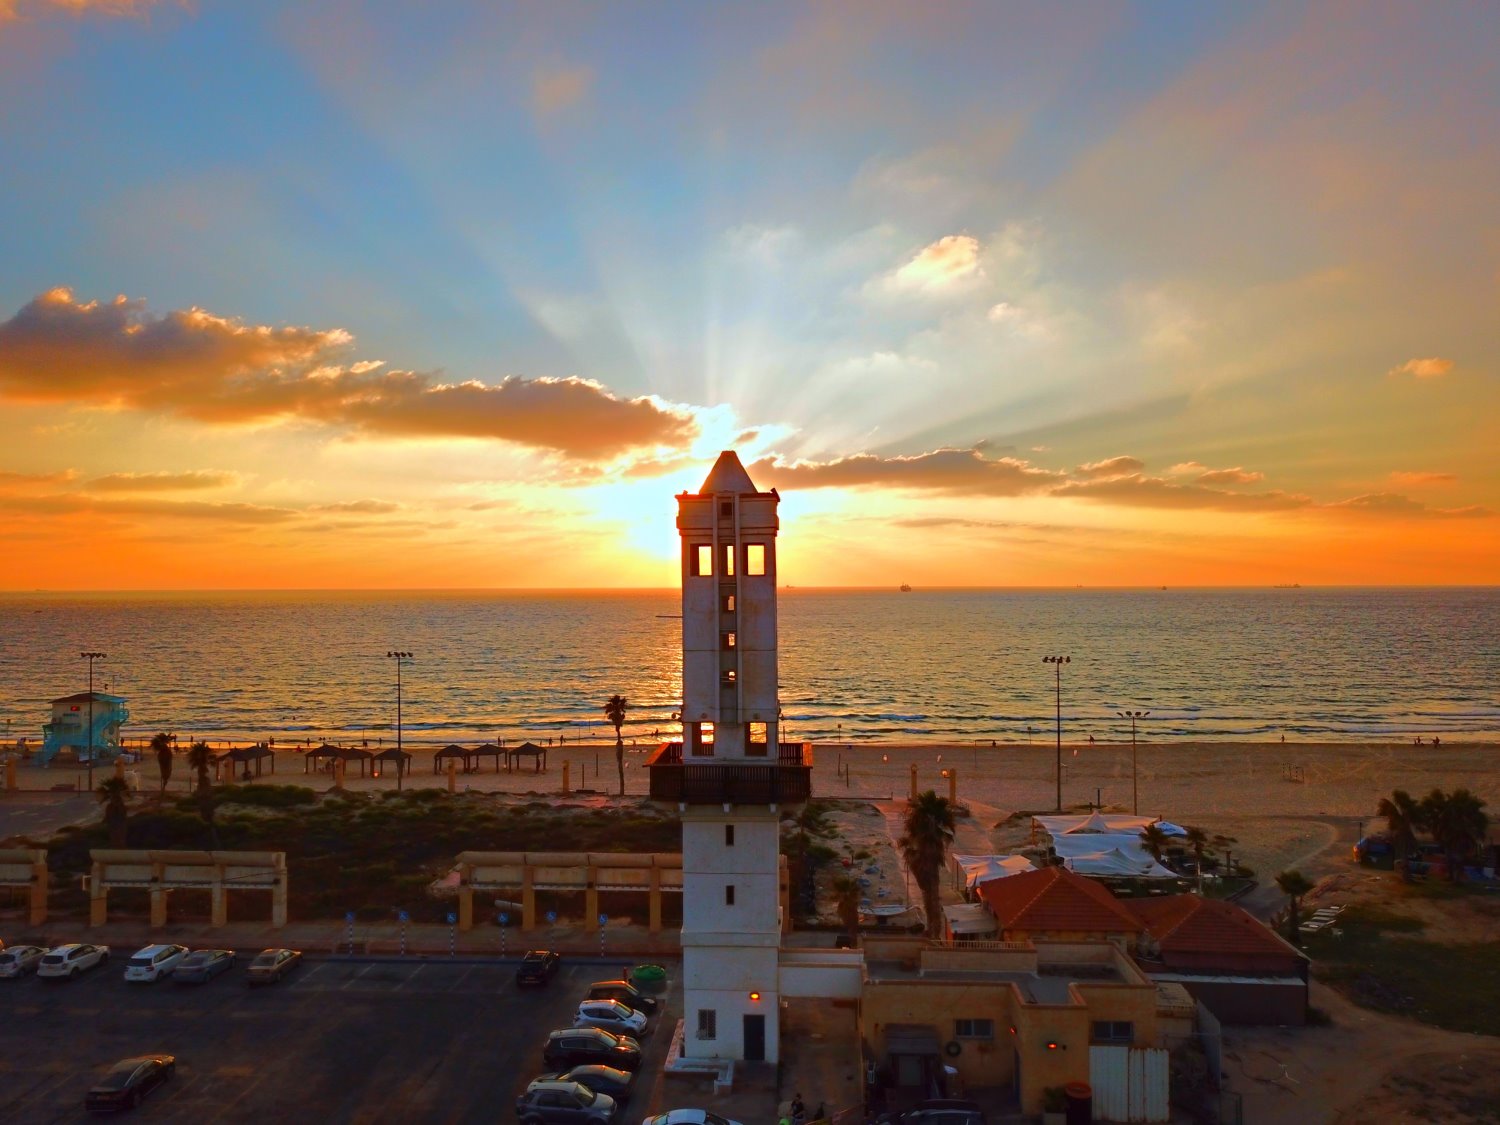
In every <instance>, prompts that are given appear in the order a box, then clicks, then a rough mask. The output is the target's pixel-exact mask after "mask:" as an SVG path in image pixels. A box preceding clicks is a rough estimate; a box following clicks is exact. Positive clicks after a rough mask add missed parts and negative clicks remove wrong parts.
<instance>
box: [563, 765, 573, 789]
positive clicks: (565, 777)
mask: <svg viewBox="0 0 1500 1125" xmlns="http://www.w3.org/2000/svg"><path fill="white" fill-rule="evenodd" d="M571 764H572V763H570V762H564V763H563V782H562V791H563V796H565V797H566V796H567V795H568V794H569V793H570V792H572V790H571V789H570V788H569V787H568V767H569V766H570V765H571Z"/></svg>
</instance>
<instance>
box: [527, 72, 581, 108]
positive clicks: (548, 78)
mask: <svg viewBox="0 0 1500 1125" xmlns="http://www.w3.org/2000/svg"><path fill="white" fill-rule="evenodd" d="M593 84H594V72H593V70H592V69H591V68H589V67H587V66H572V67H558V68H555V69H552V70H541V71H538V72H537V73H536V74H535V75H533V76H532V79H531V104H532V105H533V106H534V107H535V109H536V111H537V113H539V114H542V115H544V116H545V115H548V114H553V113H557V112H558V111H559V110H563V109H567V108H568V107H569V106H574V105H577V104H578V103H579V102H581V101H583V99H584V98H585V97H586V96H587V95H588V92H589V87H590V86H592V85H593Z"/></svg>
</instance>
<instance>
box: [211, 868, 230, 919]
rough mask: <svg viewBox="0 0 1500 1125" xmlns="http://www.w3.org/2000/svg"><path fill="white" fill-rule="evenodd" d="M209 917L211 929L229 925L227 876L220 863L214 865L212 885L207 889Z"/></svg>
mask: <svg viewBox="0 0 1500 1125" xmlns="http://www.w3.org/2000/svg"><path fill="white" fill-rule="evenodd" d="M208 901H209V915H208V924H209V926H210V927H211V928H213V929H218V928H219V927H220V926H227V925H228V924H229V885H228V876H227V875H226V873H225V868H224V865H223V864H222V863H219V864H215V865H214V883H213V886H212V887H210V888H209V892H208Z"/></svg>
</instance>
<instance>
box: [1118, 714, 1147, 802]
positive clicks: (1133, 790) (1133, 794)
mask: <svg viewBox="0 0 1500 1125" xmlns="http://www.w3.org/2000/svg"><path fill="white" fill-rule="evenodd" d="M1115 714H1116V715H1118V716H1120V718H1122V719H1129V720H1130V814H1131V815H1132V816H1140V815H1141V791H1140V787H1139V786H1138V785H1137V783H1136V772H1135V721H1136V720H1137V719H1144V718H1145V717H1146V716H1147V715H1149V714H1151V712H1150V711H1116V712H1115Z"/></svg>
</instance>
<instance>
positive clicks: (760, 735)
mask: <svg viewBox="0 0 1500 1125" xmlns="http://www.w3.org/2000/svg"><path fill="white" fill-rule="evenodd" d="M769 737H770V728H769V727H768V726H767V725H766V724H765V723H750V724H749V725H748V726H747V727H746V729H745V740H746V743H747V745H746V747H745V753H746V754H749V755H750V756H751V757H755V758H759V757H762V756H763V755H764V754H765V752H766V742H767V741H768V739H769Z"/></svg>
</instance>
